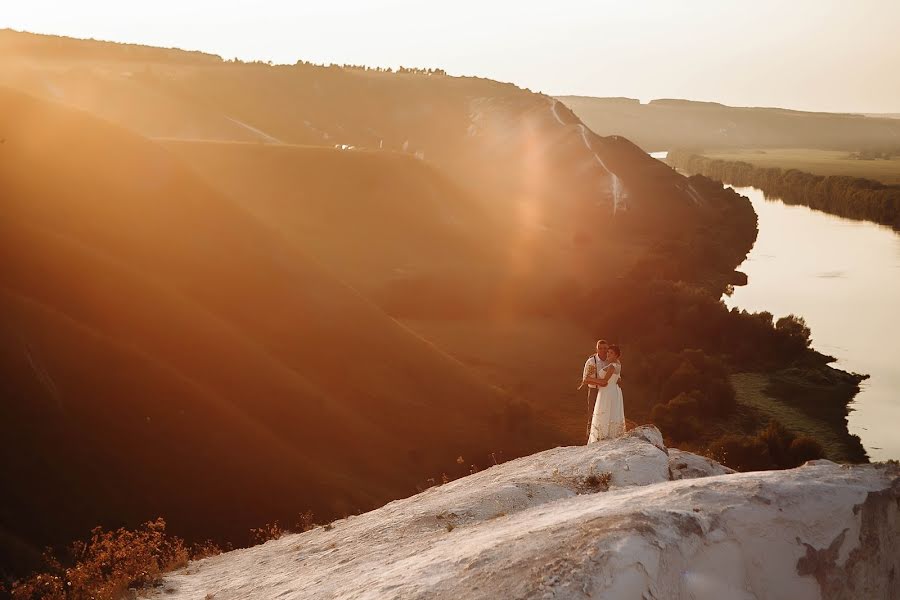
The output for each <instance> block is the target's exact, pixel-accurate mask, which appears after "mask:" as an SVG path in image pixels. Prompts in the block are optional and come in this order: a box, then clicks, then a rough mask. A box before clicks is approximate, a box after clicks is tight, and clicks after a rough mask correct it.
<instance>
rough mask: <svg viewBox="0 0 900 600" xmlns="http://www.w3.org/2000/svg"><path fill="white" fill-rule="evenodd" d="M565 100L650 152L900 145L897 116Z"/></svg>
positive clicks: (603, 131) (601, 130)
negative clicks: (676, 149) (701, 149)
mask: <svg viewBox="0 0 900 600" xmlns="http://www.w3.org/2000/svg"><path fill="white" fill-rule="evenodd" d="M560 100H562V101H563V102H565V103H566V104H567V105H568V106H569V107H570V108H571V109H572V110H573V111H574V112H575V114H577V115H578V116H579V117H580V118H581V119H582V120H584V122H585V123H586V124H587V125H588V126H589V127H590V128H591V129H593V130H594V131H596V132H597V133H598V134H600V135H622V136H625V137H627V138H628V139H631V140H633V141H634V142H635V143H637V144H638V145H640V146H641V147H643V148H644V149H645V150H647V151H648V152H649V151H655V150H671V149H672V148H693V147H699V148H707V149H713V148H716V149H725V148H775V147H778V148H797V147H804V148H821V149H859V148H867V147H880V146H888V147H896V146H897V143H898V139H900V122H898V121H897V120H896V119H887V118H872V117H863V116H860V115H849V114H834V113H812V112H801V111H794V110H786V109H780V108H749V107H748V108H744V107H732V106H724V105H721V104H716V103H713V102H690V101H686V100H654V101H652V102H650V103H648V104H640V103H639V102H638V101H637V100H629V99H616V98H590V97H584V96H564V97H561V98H560Z"/></svg>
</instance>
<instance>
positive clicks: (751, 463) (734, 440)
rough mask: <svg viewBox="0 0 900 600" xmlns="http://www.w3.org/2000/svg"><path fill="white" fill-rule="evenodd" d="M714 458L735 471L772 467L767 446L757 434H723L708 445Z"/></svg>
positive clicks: (762, 469)
mask: <svg viewBox="0 0 900 600" xmlns="http://www.w3.org/2000/svg"><path fill="white" fill-rule="evenodd" d="M710 449H711V450H712V453H713V455H714V456H715V457H716V460H718V461H719V462H721V463H723V464H725V465H727V466H729V467H731V468H732V469H735V470H737V471H765V470H767V469H771V468H772V459H771V457H770V456H769V447H768V446H767V445H766V444H765V442H763V441H762V440H761V439H759V438H758V437H757V436H749V435H734V434H732V435H725V436H722V437H721V438H719V439H718V440H716V441H715V442H713V444H712V446H711V447H710Z"/></svg>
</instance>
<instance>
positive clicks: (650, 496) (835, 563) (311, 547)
mask: <svg viewBox="0 0 900 600" xmlns="http://www.w3.org/2000/svg"><path fill="white" fill-rule="evenodd" d="M671 465H674V467H671ZM682 465H683V466H682ZM670 467H671V468H672V474H671V477H672V478H674V479H675V480H670ZM724 470H725V468H724V467H721V465H716V463H713V462H711V461H707V459H702V458H701V457H696V456H694V455H690V454H688V453H684V452H680V451H676V450H669V451H668V452H667V451H666V448H665V446H663V445H662V437H661V436H660V435H659V432H658V431H656V430H655V429H654V428H639V429H637V430H635V431H633V432H630V433H629V434H628V435H626V436H625V437H623V438H620V439H618V440H614V441H611V442H603V443H599V444H593V445H591V446H580V447H570V448H556V449H553V450H548V451H546V452H541V453H539V454H535V455H533V456H528V457H524V458H520V459H517V460H514V461H511V462H508V463H505V464H502V465H498V466H495V467H491V468H490V469H487V470H485V471H482V472H480V473H476V474H475V475H472V476H469V477H466V478H463V479H460V480H457V481H454V482H451V483H449V484H446V485H442V486H440V487H435V488H431V489H429V490H426V491H425V492H423V493H421V494H418V495H416V496H413V497H411V498H406V499H404V500H398V501H395V502H391V503H390V504H387V505H386V506H384V507H382V508H380V509H378V510H374V511H371V512H369V513H366V514H364V515H360V516H357V517H350V518H348V519H344V520H341V521H338V522H336V523H334V525H333V528H331V529H329V530H326V529H325V528H321V527H320V528H318V529H315V530H313V531H309V532H306V533H303V534H298V535H288V536H285V537H283V538H281V539H279V540H275V541H271V542H268V543H266V544H263V545H261V546H257V547H254V548H250V549H246V550H237V551H234V552H229V553H227V554H223V555H221V556H217V557H213V558H209V559H206V560H202V561H198V562H195V563H191V564H190V565H188V567H186V568H185V569H182V570H180V571H177V572H175V573H172V574H170V575H169V576H168V577H167V578H166V580H165V582H164V585H163V586H162V587H161V588H160V589H158V590H157V591H156V592H154V594H156V595H157V597H160V598H162V597H165V598H191V599H205V598H214V599H215V600H232V599H247V598H259V599H270V598H285V599H288V598H348V599H351V598H357V599H362V598H366V599H368V598H371V599H376V598H378V599H381V598H398V599H399V598H403V599H405V598H452V599H460V598H492V599H493V598H628V599H630V598H648V599H649V598H655V599H663V598H677V599H682V598H683V599H688V598H691V599H696V600H705V599H717V600H718V599H731V598H736V599H741V598H748V599H749V598H757V599H763V598H773V599H774V598H791V599H796V600H806V599H818V598H900V508H898V505H900V467H897V466H896V465H866V466H852V467H850V466H842V465H836V464H834V463H828V462H827V461H826V462H817V463H815V464H807V465H804V466H803V467H800V468H798V469H793V470H790V471H766V472H758V473H726V474H718V473H719V472H720V471H724ZM604 472H609V473H610V474H611V476H610V481H609V489H608V491H597V490H601V489H606V486H605V485H603V479H604V477H603V476H602V473H604ZM707 474H714V476H704V475H707ZM688 477H691V478H688Z"/></svg>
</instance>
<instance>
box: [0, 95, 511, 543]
mask: <svg viewBox="0 0 900 600" xmlns="http://www.w3.org/2000/svg"><path fill="white" fill-rule="evenodd" d="M0 129H2V132H3V139H4V143H3V144H2V145H0V182H2V188H3V190H4V201H3V212H4V219H3V222H2V227H3V240H4V252H3V258H2V260H3V263H4V265H3V269H2V272H3V278H2V284H0V285H2V298H3V299H2V302H3V305H4V306H3V311H2V314H3V315H4V318H3V329H4V335H3V339H4V345H3V359H4V360H3V377H2V379H3V399H4V401H3V403H2V410H3V413H4V414H3V419H2V422H3V428H4V432H3V433H4V435H3V436H0V437H2V438H3V440H4V442H3V454H4V457H5V458H6V460H4V465H6V466H5V467H4V469H5V471H6V472H5V473H4V480H5V481H9V482H15V483H14V485H12V486H11V488H10V489H11V493H10V494H8V495H6V496H5V499H4V506H3V508H2V510H3V512H4V514H6V515H24V514H28V515H32V517H31V518H30V519H29V518H17V519H16V521H15V529H14V531H13V533H15V534H16V535H17V536H19V537H23V538H26V539H36V540H40V541H41V543H48V542H53V541H60V540H62V539H66V538H68V537H73V536H75V535H78V534H80V533H82V532H84V531H86V530H87V529H88V528H90V527H92V526H93V525H94V524H96V523H106V524H116V523H119V522H133V521H135V520H137V519H144V518H149V517H152V516H153V515H155V514H157V513H162V514H165V515H167V516H168V517H170V518H171V520H172V521H173V522H174V523H175V524H176V527H177V528H178V529H183V530H185V531H186V532H187V533H188V534H189V535H192V536H206V535H214V534H222V533H223V532H228V533H230V534H231V535H236V532H244V531H246V530H247V528H248V527H249V526H250V525H254V524H259V523H260V520H261V519H262V518H263V516H264V515H272V514H278V513H281V514H285V512H286V511H296V510H297V509H298V508H299V507H300V505H298V502H299V503H302V504H303V505H308V506H309V507H310V508H313V509H314V510H317V511H319V512H322V513H323V514H325V513H329V512H335V511H338V512H340V511H348V512H349V511H353V510H355V509H357V508H359V507H361V506H364V505H368V504H371V503H373V502H375V503H377V502H383V501H384V500H387V499H388V498H391V497H394V496H396V495H397V494H399V493H402V491H403V490H407V489H410V488H411V487H412V486H413V485H414V484H415V482H416V481H418V480H420V479H421V478H422V476H423V475H424V474H426V473H429V472H433V470H434V469H435V468H437V467H438V465H441V466H443V465H446V464H450V463H451V461H452V459H453V458H454V457H455V456H456V455H457V454H459V453H469V452H472V451H475V450H482V451H483V452H487V451H489V450H490V448H488V447H487V444H488V443H493V444H498V445H502V446H504V447H513V446H515V445H516V442H515V441H513V440H511V439H510V437H509V434H510V432H511V431H512V425H513V423H512V422H511V421H510V420H509V418H508V417H509V415H511V414H514V413H513V412H512V409H511V408H510V406H511V404H510V399H509V398H508V397H507V395H506V394H504V393H503V392H501V391H500V390H498V389H497V388H495V387H493V386H491V385H489V384H487V383H485V382H484V381H482V380H480V379H479V378H477V377H475V376H473V375H472V373H471V372H469V371H468V370H467V369H466V368H464V367H463V366H462V365H461V364H460V363H459V362H458V361H456V360H454V359H453V358H451V357H450V356H448V355H447V354H445V353H443V352H441V351H440V350H439V349H437V348H435V347H434V346H433V345H431V344H429V343H427V342H425V341H424V340H422V339H421V338H420V337H418V336H417V335H415V334H413V333H412V332H410V331H409V330H408V329H407V328H405V327H403V326H401V325H399V324H398V323H397V322H396V321H394V320H392V319H390V318H389V317H387V316H386V315H385V314H384V313H383V312H382V311H380V310H379V309H378V308H377V307H376V306H375V305H373V304H372V303H371V302H370V301H368V300H367V299H366V298H364V297H363V296H361V295H360V294H359V293H357V292H356V291H355V290H353V289H352V288H351V287H349V286H347V285H345V284H344V283H342V282H341V281H339V280H338V279H336V278H334V277H333V276H331V275H330V274H329V273H328V272H327V271H326V270H324V269H323V268H321V267H320V266H318V265H317V264H316V263H315V262H314V261H311V260H310V259H308V258H307V257H306V256H305V255H304V254H303V252H302V251H301V250H300V249H298V248H297V247H296V245H294V244H291V243H288V242H286V241H285V240H284V239H283V238H282V236H280V235H278V232H277V231H275V230H273V229H271V228H269V227H268V226H266V225H265V224H264V223H262V222H260V221H259V220H258V219H257V218H255V217H254V216H253V215H251V214H249V213H248V212H246V211H245V210H243V209H242V208H241V207H239V206H237V205H235V204H234V203H233V202H232V201H231V200H230V199H228V198H227V197H225V196H223V195H221V194H220V193H218V192H217V191H215V190H213V189H212V188H211V187H209V186H208V185H206V184H205V183H204V182H203V181H202V180H200V179H199V178H197V177H196V176H195V175H194V174H193V173H192V172H191V171H190V170H188V169H186V168H185V167H184V166H183V165H182V164H180V163H179V161H178V160H176V159H175V158H174V157H173V155H172V154H171V153H169V152H168V151H166V150H165V149H164V148H162V147H160V146H159V145H158V144H156V143H153V142H150V141H147V140H145V139H143V138H140V137H138V136H135V135H134V134H131V133H128V132H126V131H124V130H121V129H120V128H118V127H115V126H111V125H108V124H105V123H103V122H100V121H98V120H97V119H95V118H93V117H90V116H88V115H84V114H81V113H77V112H73V111H71V110H67V109H64V108H62V107H59V106H55V105H51V104H47V103H45V102H42V101H38V100H35V99H33V98H31V97H28V96H25V95H22V94H19V93H16V92H10V91H9V90H3V91H2V93H0ZM504 407H506V408H504ZM504 411H506V412H504ZM437 424H439V426H437ZM201 433H202V434H201ZM488 440H491V441H490V442H488ZM504 440H506V441H505V442H504ZM372 447H377V448H378V452H377V453H373V452H371V451H369V449H370V448H372ZM63 449H65V450H63ZM61 450H63V451H61ZM361 482H365V484H364V485H361ZM263 489H264V490H266V494H265V496H266V500H263V501H261V502H255V501H253V502H251V497H254V496H257V495H258V494H259V492H260V490H263ZM213 507H215V508H213ZM204 512H207V513H209V514H208V516H207V517H206V518H204V519H198V518H197V517H196V515H197V514H203V513H204ZM236 515H238V516H236ZM287 516H289V514H286V515H285V518H287ZM4 521H5V519H4ZM226 521H227V523H226ZM11 522H12V521H11Z"/></svg>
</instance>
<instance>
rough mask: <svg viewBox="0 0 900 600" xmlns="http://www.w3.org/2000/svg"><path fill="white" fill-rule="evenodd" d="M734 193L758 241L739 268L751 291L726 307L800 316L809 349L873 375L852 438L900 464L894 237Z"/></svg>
mask: <svg viewBox="0 0 900 600" xmlns="http://www.w3.org/2000/svg"><path fill="white" fill-rule="evenodd" d="M734 189H735V190H736V191H737V192H738V193H739V194H741V195H743V196H747V197H748V198H750V201H751V202H752V203H753V208H754V209H755V210H756V214H757V215H759V237H758V238H757V240H756V244H755V245H754V246H753V250H752V251H751V252H750V254H749V255H748V257H747V260H746V261H745V262H744V264H743V265H742V266H741V267H739V269H740V270H741V271H744V272H745V273H747V276H748V277H749V284H748V285H746V286H743V287H737V288H735V291H734V294H733V295H732V296H731V297H726V298H725V303H726V304H727V305H728V306H729V307H735V306H736V307H738V308H742V309H746V310H749V311H752V312H759V311H764V310H765V311H768V312H770V313H772V314H773V315H775V318H776V319H777V318H778V317H781V316H784V315H788V314H795V315H799V316H802V317H803V318H804V319H806V322H807V324H808V325H809V327H810V329H812V337H813V347H814V348H815V349H817V350H819V351H821V352H824V353H825V354H830V355H832V356H835V357H837V359H838V362H837V365H836V366H837V367H839V368H841V369H844V370H845V371H856V372H858V373H867V374H869V375H871V378H870V379H868V380H866V381H864V382H863V383H862V391H861V392H860V393H859V394H858V395H857V397H856V400H855V401H854V404H853V405H852V408H853V412H851V413H850V432H851V433H855V434H857V435H859V436H860V438H862V441H863V445H864V446H865V447H866V450H867V451H868V453H869V456H870V457H871V458H872V459H873V460H884V459H888V458H895V459H900V324H898V322H900V321H898V316H900V235H897V234H896V233H894V231H893V230H891V229H890V228H888V227H883V226H881V225H876V224H874V223H867V222H862V221H851V220H848V219H842V218H840V217H836V216H832V215H829V214H826V213H822V212H818V211H814V210H811V209H809V208H806V207H804V206H789V205H786V204H782V203H781V202H780V201H774V200H766V199H765V198H764V197H763V193H762V191H761V190H758V189H756V188H738V187H736V188H734ZM763 350H764V349H763Z"/></svg>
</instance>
